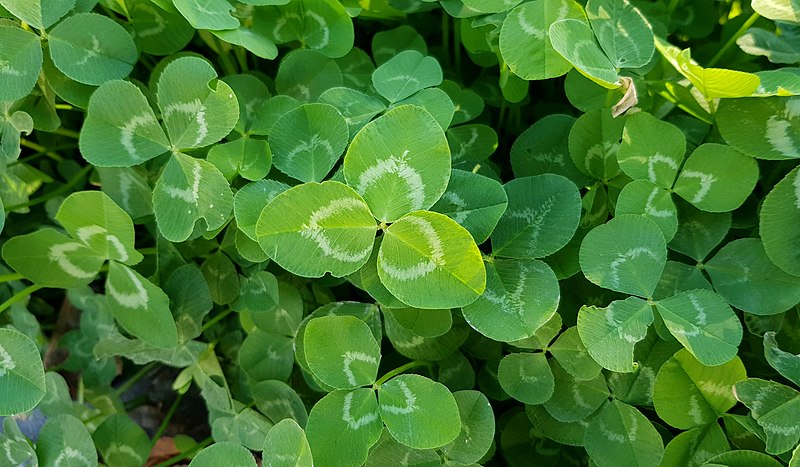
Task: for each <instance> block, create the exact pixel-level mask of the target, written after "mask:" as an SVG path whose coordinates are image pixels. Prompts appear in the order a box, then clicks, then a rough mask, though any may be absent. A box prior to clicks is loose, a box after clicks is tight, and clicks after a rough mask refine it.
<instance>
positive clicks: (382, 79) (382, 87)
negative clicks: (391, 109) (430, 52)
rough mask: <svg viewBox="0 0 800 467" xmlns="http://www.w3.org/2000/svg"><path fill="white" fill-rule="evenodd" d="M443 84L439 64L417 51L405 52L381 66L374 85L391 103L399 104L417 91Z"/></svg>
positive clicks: (376, 72) (373, 76) (376, 71)
mask: <svg viewBox="0 0 800 467" xmlns="http://www.w3.org/2000/svg"><path fill="white" fill-rule="evenodd" d="M441 82H442V68H441V66H440V65H439V62H438V61H437V60H436V59H435V58H433V57H429V56H424V55H423V54H421V53H419V52H417V51H415V50H404V51H402V52H400V53H398V54H396V55H394V56H393V57H392V58H391V59H389V60H388V61H386V63H383V64H382V65H381V66H379V67H378V68H377V69H376V70H375V72H374V73H373V74H372V84H373V85H374V86H375V89H376V90H377V91H378V93H380V95H381V96H383V97H385V98H386V100H388V101H389V102H397V101H400V100H402V99H405V98H406V97H409V96H411V95H412V94H414V93H415V92H417V91H420V90H422V89H424V88H428V87H431V86H437V85H439V84H441Z"/></svg>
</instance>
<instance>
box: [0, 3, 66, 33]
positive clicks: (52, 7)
mask: <svg viewBox="0 0 800 467" xmlns="http://www.w3.org/2000/svg"><path fill="white" fill-rule="evenodd" d="M0 5H2V6H3V7H4V8H6V9H7V10H8V11H9V12H10V13H11V14H13V15H14V16H16V17H17V18H19V19H21V20H22V21H24V22H26V23H28V24H30V25H31V26H33V27H35V28H36V29H47V28H49V27H50V26H52V25H54V24H55V23H56V22H57V21H58V20H59V19H61V18H62V17H63V16H64V15H66V14H67V13H69V12H70V10H72V9H73V8H74V7H75V0H2V1H0Z"/></svg>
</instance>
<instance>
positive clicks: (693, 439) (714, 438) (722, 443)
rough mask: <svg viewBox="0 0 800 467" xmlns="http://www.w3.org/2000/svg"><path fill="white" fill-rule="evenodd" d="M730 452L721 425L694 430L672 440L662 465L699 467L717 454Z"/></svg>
mask: <svg viewBox="0 0 800 467" xmlns="http://www.w3.org/2000/svg"><path fill="white" fill-rule="evenodd" d="M729 450H730V445H729V444H728V439H727V438H726V437H725V432H723V431H722V428H720V426H719V424H717V423H711V424H708V425H706V426H704V427H700V428H693V429H691V430H688V431H685V432H683V433H680V434H679V435H678V436H676V437H674V438H672V440H670V442H669V444H667V447H666V448H665V449H664V459H663V460H662V461H661V465H676V466H677V465H681V466H687V467H697V466H699V465H701V464H703V463H704V462H705V461H707V460H708V459H710V458H712V457H714V456H715V455H717V454H720V453H723V452H727V451H729Z"/></svg>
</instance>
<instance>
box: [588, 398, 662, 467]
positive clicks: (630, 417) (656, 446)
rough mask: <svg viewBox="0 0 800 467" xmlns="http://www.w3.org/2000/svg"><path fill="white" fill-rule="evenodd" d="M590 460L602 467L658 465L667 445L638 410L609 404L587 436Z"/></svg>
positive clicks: (613, 402)
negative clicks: (622, 461)
mask: <svg viewBox="0 0 800 467" xmlns="http://www.w3.org/2000/svg"><path fill="white" fill-rule="evenodd" d="M583 443H584V445H585V446H586V451H587V452H588V453H589V457H590V458H591V460H592V461H594V462H595V463H596V464H597V465H598V466H599V467H611V466H616V465H619V462H620V460H621V459H625V464H626V465H629V466H632V467H639V466H642V467H645V466H651V465H659V463H660V462H661V458H662V457H663V456H664V443H663V441H662V440H661V436H660V435H659V433H658V431H656V429H655V427H654V426H653V424H652V422H650V420H648V418H647V417H645V416H644V415H642V413H641V412H639V410H637V409H636V408H635V407H632V406H630V405H628V404H625V403H623V402H620V401H618V400H610V401H607V402H606V403H605V405H604V406H603V407H602V408H601V409H600V410H599V411H598V413H597V415H596V416H595V417H594V418H592V421H591V422H590V423H589V427H588V428H587V429H586V434H585V436H584V442H583Z"/></svg>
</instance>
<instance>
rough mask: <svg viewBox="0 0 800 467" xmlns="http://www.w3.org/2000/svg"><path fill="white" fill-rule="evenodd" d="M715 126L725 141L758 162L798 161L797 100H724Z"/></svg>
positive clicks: (799, 120)
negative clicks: (758, 160) (765, 160)
mask: <svg viewBox="0 0 800 467" xmlns="http://www.w3.org/2000/svg"><path fill="white" fill-rule="evenodd" d="M716 122H717V125H718V126H719V132H720V134H721V135H722V137H723V138H725V141H727V142H728V144H730V145H731V146H733V147H734V148H736V149H738V150H739V151H742V152H743V153H745V154H747V155H749V156H751V157H755V158H757V159H768V160H781V159H800V149H799V148H800V96H794V97H770V98H767V99H764V98H747V99H726V100H723V101H720V105H719V109H718V110H717V115H716Z"/></svg>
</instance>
